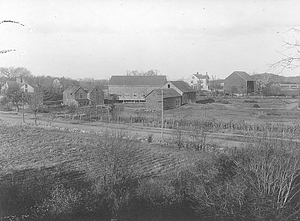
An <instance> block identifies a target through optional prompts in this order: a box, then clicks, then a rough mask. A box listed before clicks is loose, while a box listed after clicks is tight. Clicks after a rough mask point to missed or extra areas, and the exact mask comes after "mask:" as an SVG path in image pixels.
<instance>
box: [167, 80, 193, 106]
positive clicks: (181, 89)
mask: <svg viewBox="0 0 300 221" xmlns="http://www.w3.org/2000/svg"><path fill="white" fill-rule="evenodd" d="M163 88H173V89H174V90H175V91H177V93H179V94H180V95H181V105H184V104H187V103H195V102H196V91H195V90H194V89H193V88H191V87H190V86H189V85H188V84H187V83H186V82H184V81H169V82H168V83H166V84H165V85H164V86H163Z"/></svg>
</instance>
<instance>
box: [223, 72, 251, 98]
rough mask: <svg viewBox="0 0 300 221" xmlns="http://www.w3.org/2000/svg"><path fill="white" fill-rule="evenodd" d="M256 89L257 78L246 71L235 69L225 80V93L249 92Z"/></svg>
mask: <svg viewBox="0 0 300 221" xmlns="http://www.w3.org/2000/svg"><path fill="white" fill-rule="evenodd" d="M254 91H255V80H254V79H253V78H252V77H251V76H250V75H249V74H247V73H246V72H245V71H234V72H233V73H232V74H231V75H229V76H228V77H227V78H226V79H225V80H224V92H225V94H241V95H245V94H249V93H253V92H254Z"/></svg>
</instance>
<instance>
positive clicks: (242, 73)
mask: <svg viewBox="0 0 300 221" xmlns="http://www.w3.org/2000/svg"><path fill="white" fill-rule="evenodd" d="M232 74H236V75H238V76H240V77H241V78H243V79H244V80H245V81H254V79H253V78H252V77H251V76H250V75H249V74H247V73H246V72H245V71H234V72H233V73H232ZM232 74H231V75H232Z"/></svg>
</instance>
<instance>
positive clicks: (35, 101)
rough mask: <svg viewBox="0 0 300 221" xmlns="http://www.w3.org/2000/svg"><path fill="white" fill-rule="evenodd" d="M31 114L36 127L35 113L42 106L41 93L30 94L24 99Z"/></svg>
mask: <svg viewBox="0 0 300 221" xmlns="http://www.w3.org/2000/svg"><path fill="white" fill-rule="evenodd" d="M26 100H27V103H28V104H29V108H30V110H31V112H32V113H33V114H34V123H35V125H37V113H38V111H39V109H40V108H41V107H42V105H43V93H38V92H35V93H30V94H27V97H26Z"/></svg>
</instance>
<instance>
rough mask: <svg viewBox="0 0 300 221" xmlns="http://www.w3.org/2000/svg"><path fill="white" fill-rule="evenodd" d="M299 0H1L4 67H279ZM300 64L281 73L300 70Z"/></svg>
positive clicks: (41, 70) (70, 72) (219, 72)
mask: <svg viewBox="0 0 300 221" xmlns="http://www.w3.org/2000/svg"><path fill="white" fill-rule="evenodd" d="M299 11H300V1H299V0H295V1H293V0H270V1H267V0H256V1H252V0H248V1H246V0H210V1H209V0H207V1H205V0H195V1H193V0H186V1H184V0H175V1H171V0H147V1H133V0H126V1H125V0H124V1H114V0H102V1H99V0H81V1H79V0H77V1H76V0H51V1H38V0H19V1H17V0H1V1H0V21H2V20H16V21H18V22H21V23H23V24H25V25H26V27H22V26H19V25H13V24H7V23H3V24H2V25H0V49H1V50H4V49H16V51H15V52H11V53H7V54H2V55H0V67H11V66H13V67H25V68H27V69H28V70H30V71H31V72H32V74H34V75H51V76H57V77H62V76H65V77H72V78H86V77H88V78H95V79H108V78H110V76H111V75H123V74H126V71H127V70H139V71H147V70H150V69H155V70H158V71H159V73H160V74H164V75H167V76H168V77H169V79H173V80H175V79H179V78H182V77H184V78H187V77H189V76H190V75H192V74H194V73H196V72H199V73H201V74H205V73H206V72H208V74H209V75H210V76H211V75H214V76H216V77H217V78H225V77H226V76H228V75H229V74H231V73H232V72H233V71H235V70H244V71H246V72H248V73H249V74H252V73H254V72H256V73H262V72H273V73H276V74H278V71H279V70H273V69H270V67H269V65H270V64H271V63H273V62H276V61H278V60H280V59H281V58H282V56H281V55H280V54H279V53H278V51H279V52H280V51H282V50H283V47H282V45H283V43H282V37H285V35H286V34H287V33H286V31H287V30H289V29H290V28H292V27H295V26H298V25H300V14H299ZM299 73H300V69H299V70H294V71H288V70H285V71H284V72H282V73H281V74H282V75H285V76H288V75H299Z"/></svg>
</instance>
